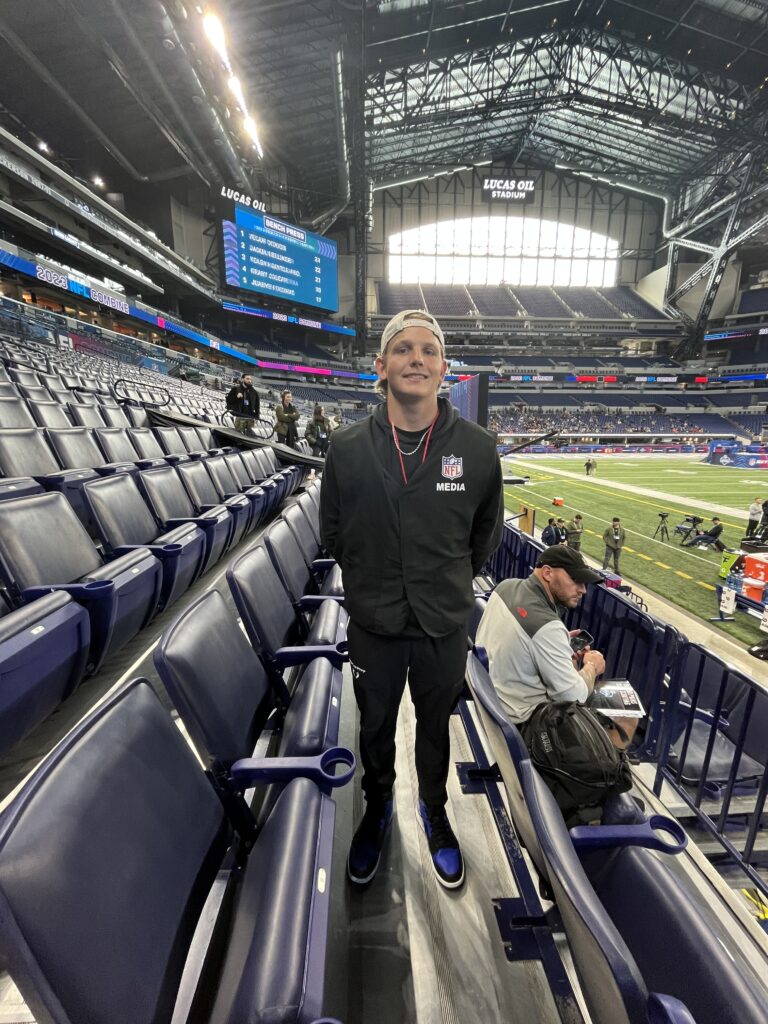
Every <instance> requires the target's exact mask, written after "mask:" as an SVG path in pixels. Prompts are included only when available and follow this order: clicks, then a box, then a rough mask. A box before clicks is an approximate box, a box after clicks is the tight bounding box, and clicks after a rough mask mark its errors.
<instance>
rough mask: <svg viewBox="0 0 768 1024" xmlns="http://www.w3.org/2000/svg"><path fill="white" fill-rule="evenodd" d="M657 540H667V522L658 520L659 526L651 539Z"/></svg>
mask: <svg viewBox="0 0 768 1024" xmlns="http://www.w3.org/2000/svg"><path fill="white" fill-rule="evenodd" d="M657 537H658V538H659V539H660V540H662V541H667V540H669V530H668V529H667V520H666V518H665V519H660V520H659V525H658V526H657V527H656V532H655V533H654V535H653V539H654V540H655V539H656V538H657Z"/></svg>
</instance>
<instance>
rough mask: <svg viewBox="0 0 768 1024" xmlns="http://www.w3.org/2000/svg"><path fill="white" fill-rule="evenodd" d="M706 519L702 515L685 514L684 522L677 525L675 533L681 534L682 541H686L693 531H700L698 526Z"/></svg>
mask: <svg viewBox="0 0 768 1024" xmlns="http://www.w3.org/2000/svg"><path fill="white" fill-rule="evenodd" d="M703 522H704V520H703V518H702V517H701V516H685V518H684V519H683V521H682V523H678V525H677V526H676V527H675V531H674V532H675V535H678V534H679V535H680V543H681V544H683V543H685V541H686V540H688V538H689V537H690V535H691V534H692V533H698V527H699V526H700V525H701V523H703Z"/></svg>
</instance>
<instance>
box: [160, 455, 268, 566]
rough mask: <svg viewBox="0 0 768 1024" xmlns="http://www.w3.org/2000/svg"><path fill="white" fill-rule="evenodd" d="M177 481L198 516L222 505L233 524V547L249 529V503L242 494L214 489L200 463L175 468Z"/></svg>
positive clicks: (185, 464) (209, 476)
mask: <svg viewBox="0 0 768 1024" xmlns="http://www.w3.org/2000/svg"><path fill="white" fill-rule="evenodd" d="M176 472H177V473H178V474H179V479H180V480H181V482H182V484H183V485H184V489H185V491H186V492H187V494H188V495H189V500H190V501H191V502H192V504H193V505H194V507H195V509H196V510H197V512H198V514H199V513H201V512H207V511H209V510H210V509H212V508H216V507H217V506H218V505H224V507H225V508H226V509H227V511H228V512H229V514H230V515H231V516H232V521H233V523H234V527H233V531H232V539H231V541H230V547H234V546H235V545H236V544H239V542H240V541H241V540H242V538H243V537H244V536H245V535H246V534H247V533H248V532H249V531H250V529H251V503H250V501H249V500H248V498H246V496H245V495H244V494H232V495H229V494H225V493H224V492H223V491H220V490H218V489H217V487H216V483H215V481H214V480H213V479H212V477H211V475H210V473H209V472H208V470H207V469H206V466H205V465H204V464H203V463H202V462H185V463H183V464H182V465H180V466H178V467H177V468H176Z"/></svg>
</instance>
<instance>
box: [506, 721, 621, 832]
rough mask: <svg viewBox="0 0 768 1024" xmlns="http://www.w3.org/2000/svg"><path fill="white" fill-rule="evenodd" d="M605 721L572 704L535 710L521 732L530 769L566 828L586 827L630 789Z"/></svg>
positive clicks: (618, 753)
mask: <svg viewBox="0 0 768 1024" xmlns="http://www.w3.org/2000/svg"><path fill="white" fill-rule="evenodd" d="M602 718H603V716H602V715H599V714H596V713H595V712H594V711H590V710H589V708H586V707H584V705H583V704H577V703H576V702H575V701H554V702H552V703H548V704H539V706H538V707H537V708H536V710H535V711H534V712H533V714H532V715H531V717H530V718H529V719H528V721H527V722H525V723H524V725H523V726H522V727H521V728H522V732H523V739H524V740H525V744H526V746H527V747H528V749H529V751H530V753H531V760H532V761H533V764H534V766H535V767H536V769H537V771H538V772H539V774H540V775H541V777H542V778H543V779H544V781H545V782H546V784H547V786H548V787H549V788H550V789H551V790H552V793H553V794H554V797H555V799H556V800H557V804H558V807H559V808H560V810H561V811H562V812H563V817H564V818H565V819H566V823H567V824H569V825H570V824H577V823H578V822H585V821H590V820H592V819H593V818H595V817H599V816H600V808H601V807H602V806H603V804H604V803H605V801H606V800H607V799H608V797H609V796H610V795H611V794H612V793H626V792H627V790H629V789H631V788H632V772H631V769H630V767H629V761H628V760H627V755H626V754H625V753H624V751H623V750H618V749H617V748H616V747H615V746H614V745H613V743H611V740H610V737H609V736H608V732H607V731H606V728H605V727H604V726H603V725H602V722H601V720H602Z"/></svg>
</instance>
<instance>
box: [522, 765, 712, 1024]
mask: <svg viewBox="0 0 768 1024" xmlns="http://www.w3.org/2000/svg"><path fill="white" fill-rule="evenodd" d="M520 777H521V784H522V791H523V795H524V798H525V801H526V804H527V806H528V810H529V812H530V815H531V821H532V825H533V828H534V831H535V833H536V836H537V839H538V842H539V848H540V850H541V854H542V857H543V858H544V862H545V864H546V867H547V874H548V876H549V880H550V884H551V885H552V889H553V891H554V894H555V901H556V903H557V906H558V909H559V911H560V915H561V917H562V919H563V927H564V931H565V934H566V937H567V938H568V945H569V948H570V950H571V954H572V956H573V963H574V967H575V969H576V973H577V974H578V976H579V981H580V983H581V990H582V992H583V994H584V999H585V1002H586V1003H587V1007H588V1009H589V1012H590V1018H591V1020H592V1021H594V1024H620V1022H624V1021H626V1022H627V1024H630V1022H631V1024H647V1022H648V1021H649V1020H653V1021H654V1022H658V1024H661V1022H663V1021H668V1022H669V1024H672V1022H674V1024H694V1018H693V1017H692V1016H691V1015H690V1013H689V1012H688V1010H687V1009H686V1007H685V1006H684V1005H683V1004H682V1003H680V1002H679V1001H678V1000H677V999H672V998H670V997H669V996H667V997H664V999H663V1000H659V999H658V998H654V996H650V1000H653V1005H652V1007H651V1006H649V1001H650V1000H649V993H648V990H647V988H646V983H645V981H644V980H643V976H642V974H641V973H640V970H639V968H638V966H637V964H636V962H635V961H634V959H633V957H632V954H631V953H630V951H629V949H628V948H627V945H626V943H625V942H624V940H623V938H622V936H621V935H620V934H619V932H618V931H617V929H616V928H615V926H614V925H613V923H612V922H611V920H610V918H609V917H608V915H607V914H606V912H605V910H604V908H603V907H602V906H601V905H600V903H599V902H598V901H597V900H596V899H595V894H594V890H593V889H592V886H591V885H590V883H589V881H588V879H587V877H586V875H585V874H584V870H583V868H582V866H581V864H580V863H579V858H578V856H577V854H576V851H575V849H574V847H573V843H572V841H571V838H570V836H569V835H568V831H567V829H566V828H565V824H564V822H563V816H562V814H561V812H560V808H559V807H558V806H557V804H556V802H555V798H554V797H553V796H552V793H551V792H550V791H549V789H548V788H547V786H546V785H545V784H544V782H543V781H542V779H541V778H540V777H539V775H538V774H537V772H536V770H535V769H534V767H533V765H532V764H531V762H530V761H529V760H526V761H522V762H521V763H520ZM640 912H641V913H643V914H648V913H649V907H648V905H646V906H645V907H644V908H643V910H642V911H640ZM664 934H666V933H664ZM665 945H666V942H665ZM676 952H677V949H676ZM696 1020H697V1022H698V1024H703V1020H702V1018H696Z"/></svg>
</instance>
